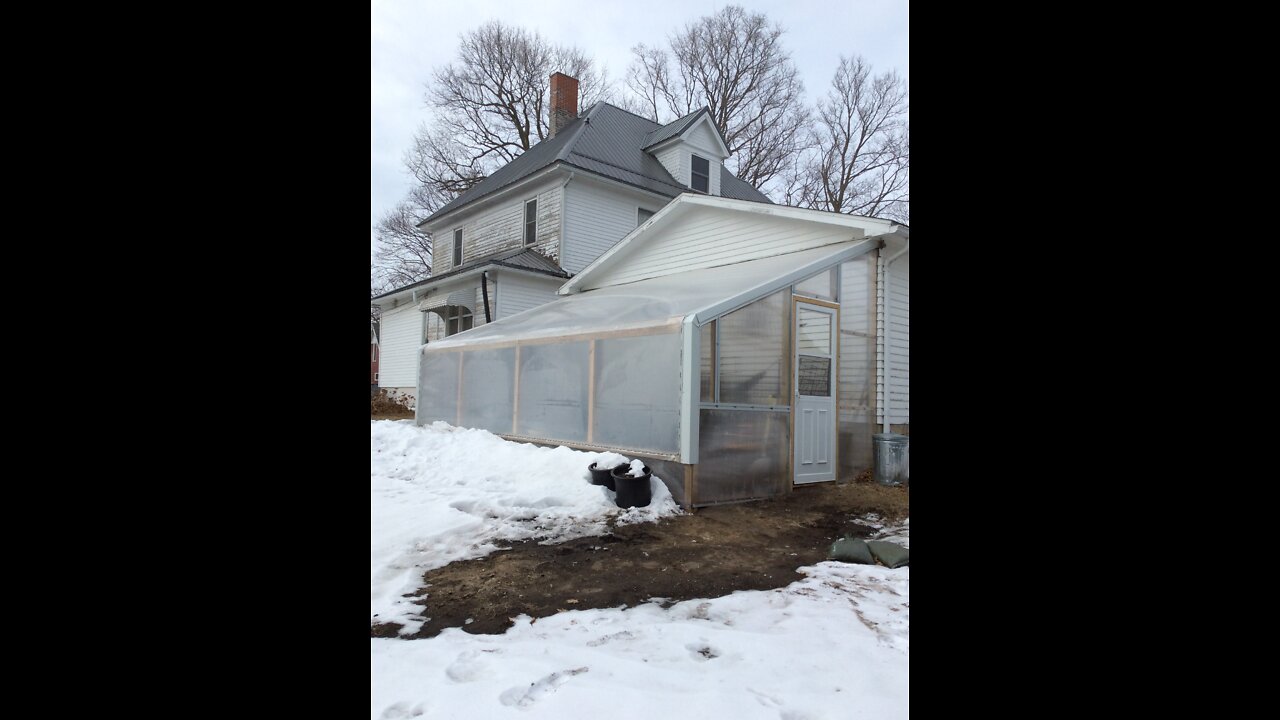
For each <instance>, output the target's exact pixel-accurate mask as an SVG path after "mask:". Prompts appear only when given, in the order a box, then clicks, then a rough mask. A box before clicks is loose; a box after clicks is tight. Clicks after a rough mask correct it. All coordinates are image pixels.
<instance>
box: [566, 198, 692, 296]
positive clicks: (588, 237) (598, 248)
mask: <svg viewBox="0 0 1280 720" xmlns="http://www.w3.org/2000/svg"><path fill="white" fill-rule="evenodd" d="M667 202H668V201H667V200H665V199H663V198H656V197H655V198H643V197H642V196H639V195H635V194H632V193H624V192H617V191H614V190H611V189H609V188H606V187H604V186H601V185H598V184H595V183H589V182H586V181H575V182H572V183H570V184H569V186H568V187H567V188H565V198H564V208H565V210H564V212H565V221H564V259H563V261H562V262H561V263H560V267H563V268H564V269H565V270H566V271H567V272H568V273H569V274H570V275H575V274H577V273H579V272H581V271H582V269H583V268H585V267H586V266H587V265H589V264H591V262H592V261H594V260H595V259H596V258H598V257H600V255H601V254H603V253H604V252H605V251H606V250H608V249H609V248H611V247H613V245H614V244H615V243H617V242H618V241H619V240H621V239H622V238H623V237H625V236H626V234H627V233H629V232H631V231H632V230H634V229H635V228H636V220H637V217H638V216H637V210H638V209H639V208H645V209H646V210H652V211H653V212H655V213H656V212H657V211H659V210H661V209H662V207H663V206H664V205H665V204H666V203H667Z"/></svg>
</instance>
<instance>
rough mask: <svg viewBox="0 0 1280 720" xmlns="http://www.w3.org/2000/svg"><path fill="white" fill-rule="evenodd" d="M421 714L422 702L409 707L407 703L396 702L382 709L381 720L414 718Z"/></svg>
mask: <svg viewBox="0 0 1280 720" xmlns="http://www.w3.org/2000/svg"><path fill="white" fill-rule="evenodd" d="M422 714H423V709H422V703H418V704H417V705H414V706H413V708H412V709H410V708H409V703H407V702H398V703H396V704H395V705H392V706H391V707H389V708H387V709H386V710H383V711H382V718H383V720H397V719H398V718H414V717H421V716H422Z"/></svg>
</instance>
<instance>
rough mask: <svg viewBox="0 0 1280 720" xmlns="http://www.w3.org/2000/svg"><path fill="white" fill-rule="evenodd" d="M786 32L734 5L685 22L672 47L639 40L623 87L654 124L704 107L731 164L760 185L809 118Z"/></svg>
mask: <svg viewBox="0 0 1280 720" xmlns="http://www.w3.org/2000/svg"><path fill="white" fill-rule="evenodd" d="M783 33H784V31H783V29H782V28H781V27H780V26H779V25H778V24H777V23H773V24H770V23H769V20H768V18H767V17H766V16H765V15H763V14H761V13H748V12H747V11H746V10H744V9H742V8H741V7H738V6H736V5H729V6H726V7H725V8H724V9H723V10H721V11H720V12H718V13H716V14H715V15H709V16H706V17H702V18H700V19H699V20H697V21H695V22H693V23H690V24H688V25H685V27H684V29H683V30H682V31H680V32H679V33H677V34H676V35H674V36H672V37H671V38H670V50H669V51H668V50H664V49H661V48H655V47H647V46H645V45H637V46H636V47H634V48H632V54H633V55H634V56H635V59H634V61H633V62H632V64H631V67H630V68H629V69H628V73H627V86H628V87H629V88H630V89H631V91H632V92H633V93H634V94H635V95H636V97H637V98H638V101H637V102H638V103H639V105H640V106H641V107H643V113H642V114H644V115H647V116H648V117H650V118H651V119H653V120H654V121H657V122H669V121H670V120H673V119H675V118H676V117H680V116H682V115H687V114H688V113H690V112H693V111H694V110H697V109H698V108H700V107H702V106H703V105H706V106H707V107H708V109H710V111H711V117H712V119H713V120H714V121H715V123H716V126H717V127H719V128H720V132H722V133H723V134H724V136H725V141H726V144H728V146H729V152H730V153H732V154H733V158H732V160H731V161H730V169H731V170H733V172H734V174H735V175H737V176H738V177H740V178H742V179H743V180H746V181H747V182H749V183H751V184H752V185H755V186H756V187H761V186H762V185H765V184H766V183H768V182H769V181H770V180H772V179H773V178H774V177H775V176H778V175H779V173H780V172H782V171H783V169H784V166H785V164H786V163H787V161H788V160H789V159H790V158H791V157H792V156H793V155H794V154H795V152H796V150H797V148H798V146H799V143H800V141H801V139H802V138H803V135H804V131H805V127H806V124H807V121H808V111H807V109H806V107H805V104H804V84H803V83H801V82H800V78H799V74H798V72H797V71H796V66H795V64H794V63H793V62H792V61H791V55H790V54H789V53H788V52H787V51H786V49H785V48H784V47H783V46H782V35H783Z"/></svg>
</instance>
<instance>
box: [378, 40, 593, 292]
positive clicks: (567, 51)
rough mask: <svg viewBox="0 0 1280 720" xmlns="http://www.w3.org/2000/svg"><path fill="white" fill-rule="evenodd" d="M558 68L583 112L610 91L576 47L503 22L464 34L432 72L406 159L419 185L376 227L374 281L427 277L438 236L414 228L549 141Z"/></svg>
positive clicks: (397, 281) (403, 281)
mask: <svg viewBox="0 0 1280 720" xmlns="http://www.w3.org/2000/svg"><path fill="white" fill-rule="evenodd" d="M554 72H563V73H565V74H566V75H571V76H573V77H576V78H577V79H578V83H579V85H578V99H579V106H580V107H586V106H587V105H590V104H592V103H594V102H595V101H596V100H599V99H602V98H604V97H606V96H607V95H608V94H609V86H608V80H607V77H606V75H605V73H604V72H603V71H602V70H598V69H597V68H596V66H595V63H594V62H593V61H592V60H591V59H590V58H588V57H587V56H586V55H584V54H583V53H582V52H581V51H579V50H577V49H576V48H566V47H562V46H559V45H555V44H552V43H551V42H549V41H547V40H546V39H544V38H543V37H542V36H541V35H539V34H537V33H531V32H529V31H527V30H524V29H523V28H518V27H512V26H508V25H504V24H502V23H501V22H499V21H496V20H495V21H492V22H489V23H486V24H484V25H482V26H480V27H479V28H477V29H475V30H472V31H469V32H467V33H464V34H463V35H462V37H461V38H460V40H459V46H458V57H457V60H456V61H454V62H453V63H450V64H448V65H446V66H444V67H443V68H438V69H436V70H435V71H434V72H433V73H432V80H431V82H429V83H428V84H427V88H426V95H425V97H426V101H427V105H428V106H429V107H430V108H431V109H432V119H431V121H430V122H428V123H424V124H423V125H422V126H420V127H419V129H418V131H417V133H415V135H414V142H413V146H412V147H411V148H410V149H409V151H408V152H406V153H405V158H404V162H405V167H406V168H407V169H408V171H409V173H410V174H411V175H412V176H413V178H414V181H415V185H414V188H413V190H412V191H411V192H410V193H409V196H408V197H407V198H405V199H404V200H403V201H401V203H400V204H399V205H397V206H396V207H395V208H394V209H393V210H391V211H389V212H387V213H386V215H384V216H383V217H382V218H381V219H380V220H379V222H378V224H377V225H376V231H377V237H378V243H379V252H378V262H377V272H376V273H375V277H374V282H380V283H383V284H390V285H391V286H397V285H404V284H407V283H412V282H416V281H418V280H422V279H424V278H426V277H427V275H428V274H429V273H430V272H431V238H430V237H429V236H428V235H426V234H424V233H422V232H421V231H420V230H418V228H417V223H418V222H421V221H422V220H423V218H426V217H428V216H429V215H431V213H433V212H435V211H436V210H438V209H440V208H441V207H443V206H444V205H445V204H446V203H448V202H449V201H450V200H452V199H453V198H455V197H457V196H459V195H461V194H462V193H464V192H466V191H467V190H469V189H471V188H472V187H473V186H474V185H475V184H476V183H478V182H480V181H481V180H483V179H484V178H485V177H486V176H488V175H489V174H490V173H492V172H493V171H494V170H497V169H498V168H500V167H502V166H503V165H505V164H507V163H508V162H511V161H512V160H514V159H515V158H517V157H519V156H520V155H521V154H522V153H523V152H524V151H526V150H528V149H529V148H531V147H533V146H534V145H536V144H537V143H539V142H540V141H542V140H545V139H547V137H548V135H549V134H550V102H549V95H550V88H549V82H550V77H551V74H552V73H554Z"/></svg>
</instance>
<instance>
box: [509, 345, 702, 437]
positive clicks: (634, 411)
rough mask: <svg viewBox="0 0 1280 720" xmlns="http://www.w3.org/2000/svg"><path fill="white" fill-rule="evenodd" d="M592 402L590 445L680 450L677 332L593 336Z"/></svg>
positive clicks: (522, 381) (522, 383)
mask: <svg viewBox="0 0 1280 720" xmlns="http://www.w3.org/2000/svg"><path fill="white" fill-rule="evenodd" d="M520 383H521V389H522V390H523V385H524V378H523V377H522V378H521V380H520ZM523 403H524V401H523V399H522V400H521V405H522V408H521V409H522V410H523ZM595 403H596V407H595V414H594V418H595V429H594V432H593V433H592V435H591V443H592V444H595V445H605V446H609V447H617V448H628V449H631V450H656V451H659V452H666V453H678V452H680V333H672V334H669V335H644V336H640V337H622V338H602V339H599V340H596V394H595Z"/></svg>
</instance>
